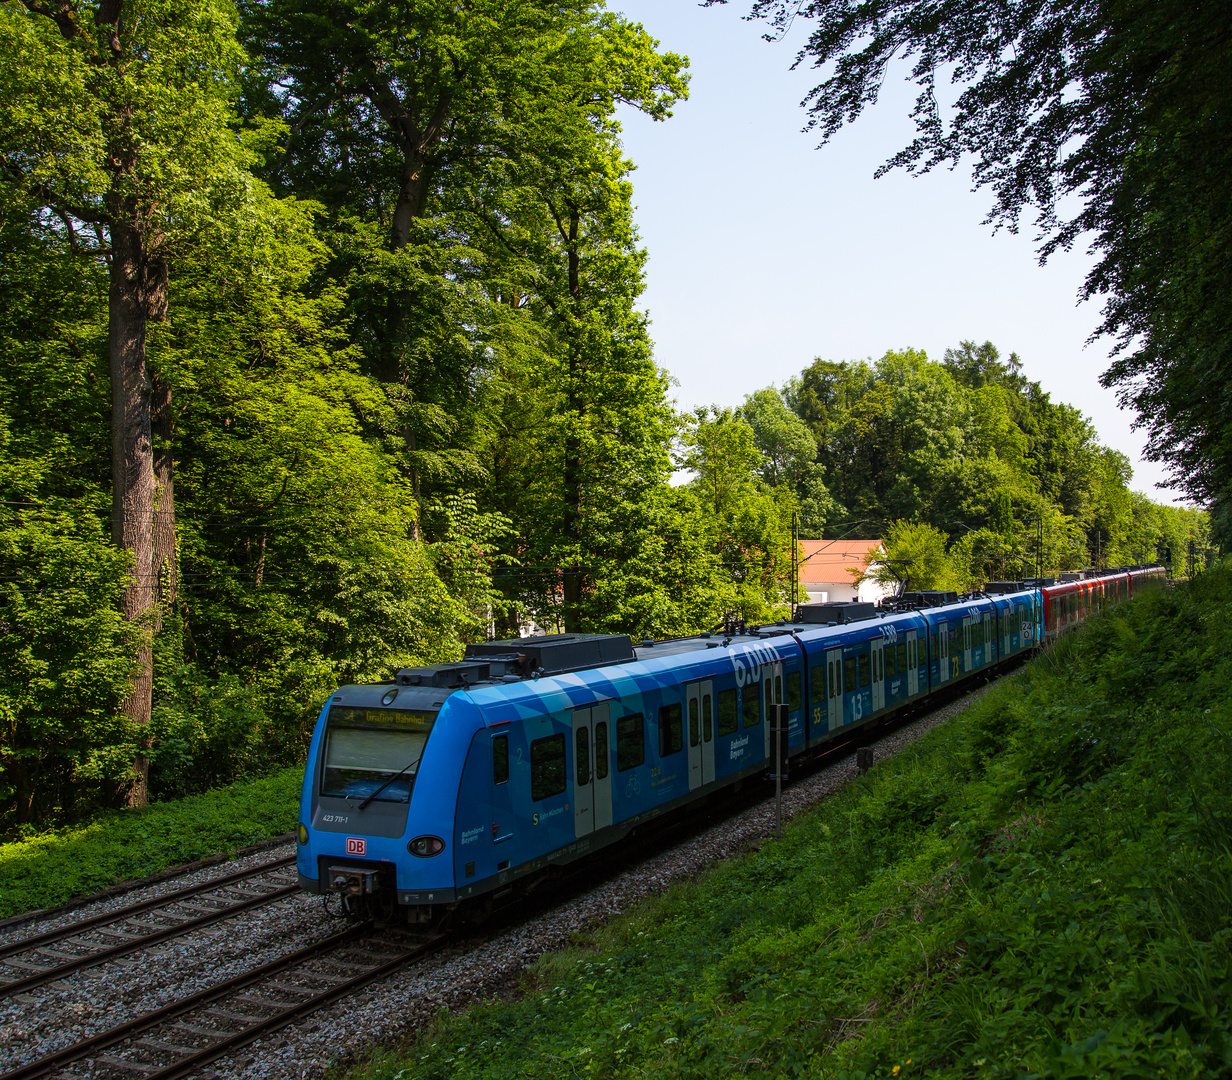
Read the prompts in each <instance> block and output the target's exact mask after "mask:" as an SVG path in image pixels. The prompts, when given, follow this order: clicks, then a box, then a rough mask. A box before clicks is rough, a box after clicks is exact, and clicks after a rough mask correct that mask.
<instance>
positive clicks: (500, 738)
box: [492, 729, 513, 860]
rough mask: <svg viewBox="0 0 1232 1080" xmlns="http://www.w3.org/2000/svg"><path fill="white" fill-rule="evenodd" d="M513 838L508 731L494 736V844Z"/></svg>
mask: <svg viewBox="0 0 1232 1080" xmlns="http://www.w3.org/2000/svg"><path fill="white" fill-rule="evenodd" d="M512 836H513V797H512V796H511V795H510V793H509V731H508V729H506V730H505V731H502V732H501V733H500V734H499V735H493V736H492V843H494V844H501V843H504V841H506V840H509V839H510V838H512ZM501 857H502V856H497V859H498V860H499V859H500V858H501Z"/></svg>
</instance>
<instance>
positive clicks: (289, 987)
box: [0, 718, 905, 1080]
mask: <svg viewBox="0 0 1232 1080" xmlns="http://www.w3.org/2000/svg"><path fill="white" fill-rule="evenodd" d="M904 721H905V718H904ZM904 721H899V722H895V723H893V724H890V725H885V726H884V727H882V728H881V729H880V730H879V731H877V732H876V734H875V735H874V737H873V738H872V739H869V738H868V736H869V735H873V733H872V732H863V733H861V734H860V736H856V737H853V738H851V739H843V740H842V741H841V742H836V743H834V744H831V745H830V746H828V747H827V748H826V750H825V752H823V753H821V754H818V755H816V756H815V757H813V759H812V760H810V761H808V762H807V763H805V762H800V763H799V764H800V765H801V766H803V767H802V768H801V769H800V771H799V775H800V776H801V777H803V776H807V775H808V774H810V773H812V772H813V771H815V770H816V769H817V768H820V767H823V766H824V765H825V764H827V763H828V762H830V761H833V760H834V759H836V758H840V757H842V756H844V755H845V754H849V753H851V752H852V750H853V749H857V748H859V747H860V746H862V745H866V744H867V743H869V742H872V743H874V744H875V742H876V741H877V740H878V739H879V738H880V737H881V736H882V735H883V734H890V733H892V732H893V731H894V730H896V729H897V728H898V727H900V726H901V725H902V722H904ZM733 795H735V793H733ZM760 798H764V794H763V795H762V796H758V795H756V794H755V793H754V792H752V791H747V792H745V793H744V794H743V796H742V797H735V798H733V799H732V800H731V804H729V805H728V806H726V807H723V808H720V807H718V806H714V805H712V806H711V808H710V810H711V812H715V811H717V812H718V816H719V817H725V816H727V814H729V813H734V812H737V811H738V810H739V808H740V807H741V806H747V805H753V804H754V803H755V802H757V801H759V799H760ZM704 816H705V815H703V814H698V815H697V816H696V818H694V817H693V815H689V814H684V815H681V816H680V817H679V818H677V819H676V820H673V821H668V820H664V821H662V822H661V823H658V824H659V825H660V826H661V827H658V828H655V829H653V830H651V832H652V833H653V835H651V836H645V837H643V838H642V841H641V842H639V843H637V844H635V845H633V846H632V847H631V848H630V849H626V850H625V851H623V852H622V853H621V854H620V856H618V857H617V858H616V859H609V860H606V861H605V866H604V867H603V868H592V872H590V873H588V872H586V871H584V870H583V868H582V867H581V866H575V867H574V868H571V870H570V871H569V872H566V873H565V874H564V875H563V877H564V878H567V879H572V878H575V877H576V878H578V879H583V887H586V886H585V884H584V881H585V879H588V878H590V877H593V876H594V875H595V874H598V876H599V877H600V878H604V877H607V876H610V875H611V873H612V872H613V871H615V870H618V869H619V868H620V867H622V866H628V865H630V864H632V863H634V862H636V861H638V860H639V859H641V858H645V857H647V856H648V855H650V854H653V853H654V851H655V850H656V849H659V850H661V849H662V848H663V847H664V846H668V845H670V844H671V843H673V842H674V841H675V839H677V838H678V837H679V835H680V834H681V833H682V832H684V833H688V832H690V831H694V830H695V829H696V828H697V827H698V826H699V825H700V824H701V823H702V819H703V817H704ZM690 818H693V820H690ZM711 820H713V818H712V819H711ZM633 848H636V849H638V850H636V851H635V850H633ZM293 862H294V860H293V859H284V860H279V861H278V862H272V863H268V864H266V865H265V866H263V867H259V868H257V869H255V870H251V871H247V872H244V873H237V874H233V875H230V876H229V877H226V878H221V879H215V880H214V881H212V882H207V883H204V884H202V885H197V886H192V887H190V888H188V889H183V890H180V891H178V892H176V893H172V894H169V895H166V896H163V897H159V898H157V899H155V900H151V901H145V902H143V903H141V904H136V905H132V906H130V907H128V908H125V909H122V910H121V911H117V912H112V913H109V914H107V915H104V916H97V917H95V918H94V919H90V920H86V921H84V922H79V923H76V924H73V925H72V926H69V927H65V928H63V929H62V930H57V931H52V932H51V933H50V934H45V935H39V936H37V937H34V938H29V939H26V940H25V941H22V942H17V943H13V944H12V945H9V946H5V947H4V948H3V949H0V963H6V962H8V961H7V960H6V959H5V957H6V956H7V955H13V954H15V953H16V952H17V951H18V950H31V949H37V948H39V947H43V946H45V945H46V944H49V943H51V941H52V940H53V939H55V940H65V939H68V938H72V937H73V936H74V935H77V934H82V933H88V932H90V930H91V928H93V927H98V926H112V925H113V924H115V923H117V922H124V920H126V919H131V918H132V917H133V916H135V915H140V914H142V913H144V912H147V911H152V910H155V909H157V908H161V907H175V906H176V905H177V904H179V905H182V902H183V901H184V900H187V899H192V898H194V897H195V898H197V899H207V898H208V899H213V900H215V901H216V902H217V901H218V899H219V898H217V897H214V896H213V895H212V894H213V893H214V892H216V891H217V890H219V889H221V888H223V887H226V886H232V885H236V884H242V883H244V882H245V881H247V882H248V883H249V884H251V879H252V878H254V877H259V876H260V875H262V874H273V873H276V872H277V871H278V870H279V869H285V868H288V867H289V866H290V865H291V864H292V863H293ZM266 884H268V885H270V888H269V889H268V891H267V892H265V894H264V895H258V896H250V897H248V898H245V899H236V900H234V901H233V902H232V903H231V904H230V905H229V906H228V907H225V908H224V907H220V908H218V909H217V910H215V911H210V912H201V913H197V914H196V915H195V917H193V918H191V919H189V918H184V920H183V921H182V922H180V923H178V924H176V925H170V926H166V927H164V928H161V929H159V930H155V931H149V932H147V933H145V934H144V935H142V936H141V937H140V938H136V937H135V938H134V940H132V941H123V942H120V943H119V944H118V945H115V946H113V947H112V948H113V949H115V950H119V951H110V950H109V951H108V952H106V953H103V952H97V953H94V954H92V955H91V956H89V957H85V958H78V959H75V960H74V961H72V963H73V964H75V965H76V966H75V967H74V968H73V970H77V969H78V968H79V967H82V966H91V965H93V964H97V963H103V962H105V960H107V959H110V958H112V957H114V956H117V955H122V953H124V952H133V951H136V950H139V949H142V948H145V947H147V946H148V945H150V944H153V943H155V942H156V941H158V940H166V938H167V937H173V936H178V934H182V933H187V932H189V931H190V930H191V929H193V928H195V927H197V926H202V925H208V924H209V923H210V922H217V921H220V920H221V919H224V918H226V917H228V915H230V914H234V913H237V912H239V911H242V910H247V909H249V908H251V907H255V906H259V905H260V904H262V903H271V902H273V901H274V900H276V899H279V898H281V897H282V896H286V895H290V894H293V893H294V892H295V891H296V886H294V885H288V886H278V885H277V884H276V883H270V882H267V883H266ZM569 884H573V882H570V883H569ZM592 884H593V883H592ZM555 886H556V887H554V888H552V889H550V890H545V891H550V892H551V893H553V894H554V896H555V898H556V899H559V898H560V894H561V891H562V886H566V882H565V881H562V880H557V881H556V882H555ZM563 891H565V892H570V893H572V892H574V891H576V890H575V889H570V888H568V887H565V888H564V889H563ZM541 899H546V898H541ZM551 904H552V902H551V901H549V906H551ZM514 906H516V905H514V904H510V905H509V909H512V908H513V907H514ZM540 906H541V905H540V904H538V903H534V902H532V903H531V904H530V907H531V908H532V909H534V908H539V907H540ZM177 917H180V918H182V912H181V914H180V915H179V916H177ZM457 938H458V935H457V934H454V933H450V932H437V933H435V934H434V936H432V937H430V938H428V939H424V938H422V937H415V936H414V935H413V934H412V933H411V932H408V931H398V930H390V929H383V930H381V931H380V932H379V934H378V933H377V932H376V931H375V930H374V929H373V928H372V926H371V925H369V924H362V925H359V926H355V927H351V928H348V929H347V930H344V931H342V932H340V933H336V934H333V935H332V936H330V937H327V938H324V939H322V940H320V941H317V942H315V943H313V944H311V945H308V946H306V947H304V948H301V949H299V950H298V951H296V952H293V953H291V954H289V955H287V956H284V957H281V958H279V959H277V960H274V961H272V962H270V963H267V964H264V965H262V966H260V967H257V968H254V969H252V970H250V971H248V972H245V973H242V974H240V975H237V976H234V977H232V978H228V979H225V980H223V981H221V982H218V983H216V984H215V985H213V986H209V987H207V988H205V989H203V990H201V991H198V992H196V993H194V994H191V995H189V996H187V997H184V998H182V999H180V1000H178V1001H174V1002H172V1003H170V1004H168V1005H165V1006H162V1007H160V1008H157V1009H154V1010H152V1011H150V1012H147V1013H144V1014H141V1015H139V1016H136V1017H134V1018H133V1019H131V1020H128V1021H126V1022H125V1023H122V1024H119V1025H117V1026H114V1027H111V1028H109V1029H107V1030H104V1031H101V1032H98V1033H96V1034H94V1035H90V1036H88V1037H86V1038H84V1039H82V1040H80V1041H79V1042H77V1043H74V1044H72V1045H70V1046H66V1047H63V1048H62V1049H60V1050H57V1051H54V1052H52V1053H50V1054H48V1055H46V1056H44V1057H41V1058H38V1059H36V1060H34V1061H31V1062H29V1063H28V1064H25V1065H22V1066H19V1067H17V1068H15V1069H13V1070H11V1071H9V1072H6V1073H3V1074H0V1080H31V1078H34V1077H42V1076H53V1077H56V1078H57V1080H75V1078H77V1077H80V1076H82V1075H85V1074H86V1072H87V1071H88V1075H90V1076H91V1077H95V1076H99V1075H106V1074H111V1075H114V1076H116V1077H128V1078H133V1077H140V1078H146V1080H174V1078H179V1077H187V1076H191V1075H194V1074H195V1073H198V1072H199V1071H200V1070H202V1069H203V1068H204V1067H205V1066H207V1065H209V1064H210V1063H212V1062H214V1061H217V1060H218V1059H219V1058H224V1057H228V1056H231V1055H233V1054H234V1053H235V1052H236V1051H238V1050H240V1049H241V1048H242V1047H244V1046H246V1045H248V1044H250V1043H253V1042H255V1041H257V1040H258V1039H261V1038H264V1037H266V1036H268V1035H270V1034H272V1033H274V1032H276V1031H278V1030H279V1029H281V1028H283V1027H286V1026H287V1025H290V1024H293V1023H295V1022H296V1021H298V1020H300V1019H302V1018H303V1017H305V1016H307V1015H308V1014H310V1013H312V1012H315V1011H317V1010H319V1009H322V1008H324V1007H326V1006H328V1005H330V1004H332V1003H334V1002H336V1001H338V1000H340V999H342V998H344V997H346V996H347V995H349V994H351V993H353V992H355V991H356V990H358V989H360V988H361V987H363V986H365V985H368V984H370V983H373V982H376V981H378V980H380V979H383V978H385V977H387V976H389V975H392V974H393V973H395V972H396V971H398V970H399V969H401V968H403V967H406V966H407V965H410V964H413V963H414V962H415V961H417V960H420V959H423V958H425V957H426V956H428V955H430V954H432V953H435V952H438V951H440V950H441V949H443V948H445V947H446V946H447V945H448V944H449V943H450V942H451V941H456V940H457ZM65 973H66V971H65V968H64V966H61V967H60V968H57V969H49V970H48V971H46V972H36V973H33V974H32V975H31V976H29V977H30V978H33V979H37V980H38V981H39V982H47V981H51V980H52V979H55V978H60V977H62V976H63V974H65ZM12 986H13V984H7V985H5V986H0V995H4V994H6V993H11V992H12V990H11V989H10V988H11V987H12ZM73 1065H77V1066H78V1067H81V1066H86V1068H85V1069H83V1071H82V1072H78V1071H76V1070H73V1069H71V1067H72V1066H73Z"/></svg>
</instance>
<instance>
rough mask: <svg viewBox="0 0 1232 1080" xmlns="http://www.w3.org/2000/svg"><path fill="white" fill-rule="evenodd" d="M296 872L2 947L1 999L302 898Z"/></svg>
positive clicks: (205, 889) (257, 875)
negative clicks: (242, 915)
mask: <svg viewBox="0 0 1232 1080" xmlns="http://www.w3.org/2000/svg"><path fill="white" fill-rule="evenodd" d="M294 865H295V857H294V856H291V857H289V858H285V859H277V860H274V861H272V862H268V863H264V864H262V865H261V866H258V867H254V868H251V869H248V870H240V871H236V872H235V873H233V874H228V875H226V876H225V877H220V878H214V879H213V880H212V881H207V882H203V883H201V884H198V885H190V886H188V887H187V888H183V889H178V890H176V891H175V892H172V893H164V894H163V895H162V896H158V897H154V898H152V899H150V900H143V901H141V902H139V903H136V904H129V905H127V906H126V907H123V908H120V909H118V910H116V911H109V912H106V913H105V914H102V915H95V916H93V917H92V918H88V919H79V920H77V921H75V922H73V923H70V924H69V925H67V926H62V927H60V928H59V929H56V930H49V931H47V932H46V933H43V934H35V935H33V936H31V937H27V938H23V939H22V940H20V941H13V942H9V943H7V944H5V945H2V946H0V999H3V998H6V997H11V996H12V995H13V994H18V993H22V992H24V991H26V990H32V989H34V988H35V987H37V986H43V985H45V984H47V983H50V982H56V981H57V980H59V979H63V978H64V977H65V976H66V975H71V974H73V973H74V972H77V971H82V970H84V969H86V968H91V967H96V966H98V965H99V964H105V963H108V962H109V961H111V960H115V959H118V958H119V957H121V956H126V955H127V954H129V953H132V952H137V951H139V950H141V949H148V948H149V947H150V946H152V945H157V944H159V943H160V942H164V941H169V940H171V939H172V938H177V937H181V936H183V935H184V934H190V933H192V932H193V931H194V930H200V929H201V928H202V927H206V926H211V925H213V924H214V923H217V922H221V921H223V920H224V919H229V918H232V917H234V916H236V915H238V914H240V913H242V912H245V911H251V910H252V909H253V908H258V907H264V906H265V905H266V904H272V903H275V902H276V901H278V900H283V899H285V898H286V897H289V896H294V895H295V894H296V893H297V892H298V891H299V890H298V887H297V886H296V884H295V877H294V873H293V872H292V873H290V874H288V873H287V871H288V870H292V871H293V868H294ZM3 968H8V969H9V974H7V975H6V974H5V972H4V971H3ZM14 972H15V973H16V974H13V973H14Z"/></svg>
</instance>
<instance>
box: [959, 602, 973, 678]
mask: <svg viewBox="0 0 1232 1080" xmlns="http://www.w3.org/2000/svg"><path fill="white" fill-rule="evenodd" d="M973 622H974V619H973V618H972V616H970V615H964V616H963V621H962V645H961V647H962V651H963V665H962V667H963V671H970V670H971V637H972V633H973V631H974V627H973V626H972V625H971V624H972V623H973Z"/></svg>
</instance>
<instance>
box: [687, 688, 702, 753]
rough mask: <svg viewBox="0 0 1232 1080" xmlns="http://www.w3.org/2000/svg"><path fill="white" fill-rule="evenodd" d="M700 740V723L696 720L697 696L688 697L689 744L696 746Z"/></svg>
mask: <svg viewBox="0 0 1232 1080" xmlns="http://www.w3.org/2000/svg"><path fill="white" fill-rule="evenodd" d="M701 741H702V732H701V724H700V723H699V722H698V715H697V698H695V697H691V698H689V745H690V746H696V745H697V744H698V743H699V742H701Z"/></svg>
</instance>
